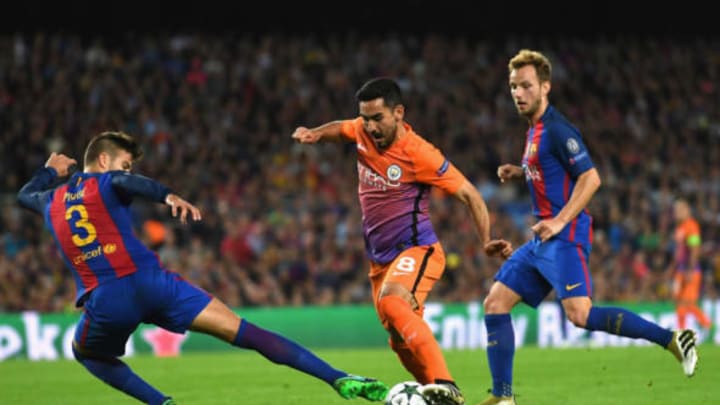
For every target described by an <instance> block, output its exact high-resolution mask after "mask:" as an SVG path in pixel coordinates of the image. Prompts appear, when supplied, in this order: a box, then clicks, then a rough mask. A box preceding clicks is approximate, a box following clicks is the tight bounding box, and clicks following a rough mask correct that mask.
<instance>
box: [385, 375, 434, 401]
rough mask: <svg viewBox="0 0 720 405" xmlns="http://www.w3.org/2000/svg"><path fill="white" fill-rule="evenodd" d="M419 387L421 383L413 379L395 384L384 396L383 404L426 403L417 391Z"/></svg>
mask: <svg viewBox="0 0 720 405" xmlns="http://www.w3.org/2000/svg"><path fill="white" fill-rule="evenodd" d="M420 387H422V385H421V384H420V383H418V382H415V381H404V382H401V383H398V384H395V385H394V386H393V387H392V388H390V391H388V394H387V397H385V405H427V402H425V398H423V396H422V395H421V394H420V392H419V389H420Z"/></svg>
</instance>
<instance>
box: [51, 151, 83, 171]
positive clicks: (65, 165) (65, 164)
mask: <svg viewBox="0 0 720 405" xmlns="http://www.w3.org/2000/svg"><path fill="white" fill-rule="evenodd" d="M76 164H77V160H75V159H73V158H70V157H67V156H65V155H63V154H62V153H56V152H53V153H51V154H50V157H49V158H48V160H47V162H45V167H52V168H53V169H55V171H56V172H57V174H58V177H65V176H67V175H68V174H70V171H69V168H70V166H73V165H76Z"/></svg>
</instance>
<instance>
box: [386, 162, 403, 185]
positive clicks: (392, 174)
mask: <svg viewBox="0 0 720 405" xmlns="http://www.w3.org/2000/svg"><path fill="white" fill-rule="evenodd" d="M385 173H386V174H387V178H388V179H390V180H392V181H397V180H399V179H400V177H401V176H402V169H401V168H400V166H398V165H395V164H392V165H390V166H388V168H387V172H385Z"/></svg>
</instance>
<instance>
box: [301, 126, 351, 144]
mask: <svg viewBox="0 0 720 405" xmlns="http://www.w3.org/2000/svg"><path fill="white" fill-rule="evenodd" d="M341 129H342V121H332V122H328V123H326V124H323V125H320V126H319V127H315V128H307V127H297V129H295V132H293V134H292V138H293V139H294V140H296V141H298V142H300V143H317V142H320V141H339V140H340V136H341Z"/></svg>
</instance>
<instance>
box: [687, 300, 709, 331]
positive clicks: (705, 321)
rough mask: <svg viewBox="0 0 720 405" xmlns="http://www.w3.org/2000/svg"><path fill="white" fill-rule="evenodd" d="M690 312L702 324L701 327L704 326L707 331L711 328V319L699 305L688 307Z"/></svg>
mask: <svg viewBox="0 0 720 405" xmlns="http://www.w3.org/2000/svg"><path fill="white" fill-rule="evenodd" d="M688 311H689V312H690V313H691V314H693V315H694V316H695V319H697V320H698V322H699V323H700V326H702V327H703V328H705V329H708V328H709V327H710V324H711V323H710V318H708V317H707V315H705V313H704V312H703V311H702V309H700V307H698V306H697V305H691V306H689V307H688Z"/></svg>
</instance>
